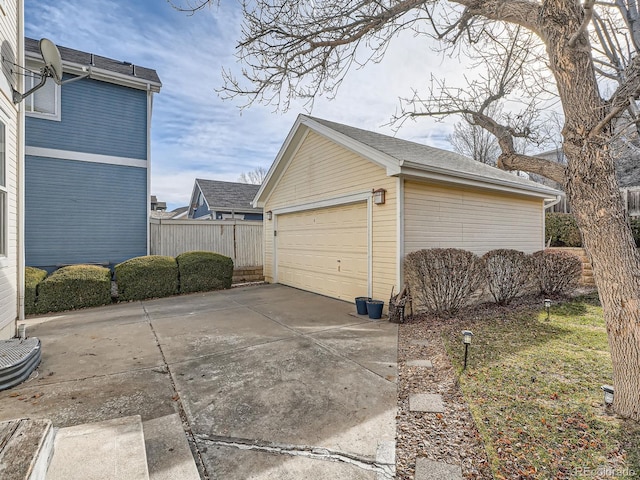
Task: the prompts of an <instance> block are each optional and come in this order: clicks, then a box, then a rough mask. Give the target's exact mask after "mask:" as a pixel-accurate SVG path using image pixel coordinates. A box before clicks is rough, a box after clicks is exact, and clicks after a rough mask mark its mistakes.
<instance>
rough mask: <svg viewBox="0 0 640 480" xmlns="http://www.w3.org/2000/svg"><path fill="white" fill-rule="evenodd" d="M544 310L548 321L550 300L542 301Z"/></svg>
mask: <svg viewBox="0 0 640 480" xmlns="http://www.w3.org/2000/svg"><path fill="white" fill-rule="evenodd" d="M544 308H545V309H546V310H547V320H549V310H550V308H551V300H549V299H548V298H545V299H544Z"/></svg>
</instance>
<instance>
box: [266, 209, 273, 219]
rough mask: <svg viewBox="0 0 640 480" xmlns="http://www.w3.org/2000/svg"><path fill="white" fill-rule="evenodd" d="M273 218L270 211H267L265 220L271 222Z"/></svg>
mask: <svg viewBox="0 0 640 480" xmlns="http://www.w3.org/2000/svg"><path fill="white" fill-rule="evenodd" d="M272 218H273V212H272V211H271V210H269V211H268V212H267V220H271V219H272Z"/></svg>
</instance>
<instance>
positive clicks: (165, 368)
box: [142, 305, 210, 480]
mask: <svg viewBox="0 0 640 480" xmlns="http://www.w3.org/2000/svg"><path fill="white" fill-rule="evenodd" d="M142 309H143V310H144V316H145V318H146V319H147V323H148V324H149V329H150V330H151V333H152V334H153V338H154V340H155V342H156V346H157V347H158V350H159V351H160V356H161V357H162V366H161V367H160V371H159V372H158V373H165V374H168V375H169V383H170V384H171V390H172V391H173V399H174V400H175V403H176V405H177V407H178V415H179V416H180V420H181V423H182V429H183V430H184V433H185V435H186V436H187V439H188V442H189V446H190V447H192V449H193V453H194V454H195V458H196V461H197V465H198V471H199V472H201V473H202V476H203V480H209V478H210V477H209V473H208V472H207V467H206V465H205V463H204V460H203V459H202V452H200V449H199V448H198V444H197V442H196V439H195V437H194V435H193V429H192V427H191V423H190V422H189V418H188V417H187V412H186V410H185V408H184V405H183V403H182V398H181V397H180V394H179V393H178V389H177V387H176V382H175V379H174V378H173V372H172V371H171V367H170V366H169V363H168V362H167V358H166V356H165V354H164V351H163V350H162V344H161V343H160V339H159V338H158V334H157V333H156V330H155V328H153V323H152V322H151V316H150V315H149V312H148V311H147V309H146V307H145V306H144V305H142ZM155 368H158V367H155ZM155 371H157V370H155ZM185 426H186V428H185Z"/></svg>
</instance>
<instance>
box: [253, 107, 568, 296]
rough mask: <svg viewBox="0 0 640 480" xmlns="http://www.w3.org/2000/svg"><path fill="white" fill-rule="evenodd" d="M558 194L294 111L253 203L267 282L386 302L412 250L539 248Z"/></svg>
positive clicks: (478, 165)
mask: <svg viewBox="0 0 640 480" xmlns="http://www.w3.org/2000/svg"><path fill="white" fill-rule="evenodd" d="M559 195H561V192H559V191H557V190H553V189H550V188H548V187H545V186H544V185H540V184H537V183H535V182H532V181H529V180H526V179H524V178H521V177H517V176H515V175H513V174H511V173H508V172H504V171H502V170H499V169H497V168H494V167H491V166H488V165H484V164H481V163H478V162H475V161H473V160H471V159H469V158H466V157H463V156H460V155H457V154H455V153H452V152H448V151H446V150H440V149H437V148H433V147H428V146H426V145H421V144H418V143H414V142H409V141H406V140H401V139H398V138H393V137H388V136H385V135H381V134H378V133H374V132H369V131H365V130H360V129H358V128H353V127H349V126H346V125H341V124H338V123H334V122H329V121H327V120H321V119H318V118H313V117H309V116H306V115H300V116H299V117H298V119H297V120H296V122H295V124H294V126H293V128H292V129H291V131H290V132H289V135H288V136H287V138H286V140H285V142H284V144H283V146H282V148H281V149H280V152H279V153H278V156H277V157H276V159H275V161H274V163H273V165H272V166H271V169H270V170H269V173H268V175H267V178H266V179H265V181H264V183H263V184H262V186H261V188H260V190H259V191H258V193H257V195H256V197H255V199H254V206H255V207H262V208H263V209H264V212H265V215H264V233H265V235H264V238H265V256H264V274H265V279H266V280H267V281H269V282H272V283H282V284H285V285H290V286H292V287H297V288H301V289H303V290H308V291H311V292H315V293H320V294H322V295H327V296H330V297H334V298H339V299H342V300H347V301H352V300H353V298H354V297H358V296H371V297H375V298H379V299H383V300H385V301H387V300H388V298H389V294H390V293H391V288H392V287H394V288H395V290H396V291H398V289H399V288H401V286H402V260H403V258H404V256H405V255H406V254H407V253H409V252H412V251H415V250H419V249H422V248H437V247H447V248H463V249H466V250H470V251H472V252H474V253H477V254H483V253H485V252H487V251H489V250H493V249H495V248H514V249H517V250H522V251H524V252H527V253H530V252H534V251H536V250H540V249H542V248H543V247H544V209H545V205H549V204H551V203H553V202H556V201H557V200H558V198H559V197H558V196H559Z"/></svg>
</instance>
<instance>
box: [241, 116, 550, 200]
mask: <svg viewBox="0 0 640 480" xmlns="http://www.w3.org/2000/svg"><path fill="white" fill-rule="evenodd" d="M303 125H304V126H305V127H307V128H308V129H310V130H313V131H314V132H316V133H318V134H319V135H322V136H324V137H326V138H328V139H329V140H331V141H333V142H334V143H337V144H338V145H341V146H342V147H344V148H346V149H348V150H351V151H352V152H354V153H356V154H358V155H360V156H362V157H364V158H366V159H367V160H369V161H371V162H373V163H375V164H376V165H379V166H381V167H383V168H385V169H386V171H387V175H388V176H390V177H392V176H396V175H401V174H404V175H410V176H414V177H420V178H428V179H432V180H437V181H443V182H447V183H453V184H459V185H470V186H476V187H479V188H485V189H492V190H499V191H504V192H510V193H517V194H520V195H527V196H534V197H540V198H545V199H554V198H556V197H557V195H562V192H560V191H557V190H554V189H549V188H548V187H544V186H541V187H540V188H536V187H535V186H527V185H521V184H518V183H516V182H513V183H511V182H508V181H506V180H501V179H493V178H488V177H478V176H474V175H471V174H465V173H461V172H456V171H452V170H446V169H442V168H438V167H433V166H429V165H423V164H414V163H409V162H407V163H405V162H404V161H400V160H398V159H396V158H394V157H392V156H390V155H387V154H386V153H384V152H381V151H380V150H377V149H375V148H373V147H370V146H369V145H365V144H364V143H362V142H359V141H358V140H355V139H354V138H352V137H349V136H347V135H345V134H343V133H340V132H337V131H336V130H333V129H332V128H330V127H327V126H326V125H323V124H321V123H318V122H316V121H314V120H313V119H311V118H309V117H307V116H305V115H298V118H297V119H296V121H295V123H294V124H293V127H292V128H291V130H290V131H289V134H288V135H287V138H286V139H285V141H284V143H283V145H282V147H280V150H279V152H278V155H277V156H276V159H275V160H274V162H273V164H272V165H271V168H270V169H269V172H268V173H267V177H266V178H265V181H264V182H263V183H262V186H261V187H260V190H258V193H257V194H256V196H255V197H254V199H253V202H252V204H253V206H254V207H264V206H265V203H266V202H267V200H268V198H269V196H270V195H271V192H272V191H273V189H274V188H275V186H276V185H277V184H278V180H279V176H281V175H282V174H283V173H284V170H282V169H280V168H279V167H280V163H281V162H282V160H283V158H284V156H285V155H286V153H287V152H288V151H289V148H290V147H291V144H292V142H294V140H295V139H296V137H297V136H298V131H299V129H300V128H301V127H302V126H303ZM303 138H304V137H302V139H303ZM302 139H299V140H298V141H299V142H301V141H302ZM280 170H282V171H280ZM276 172H278V173H276ZM276 174H277V175H278V177H275V175H276ZM550 190H551V191H550Z"/></svg>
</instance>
